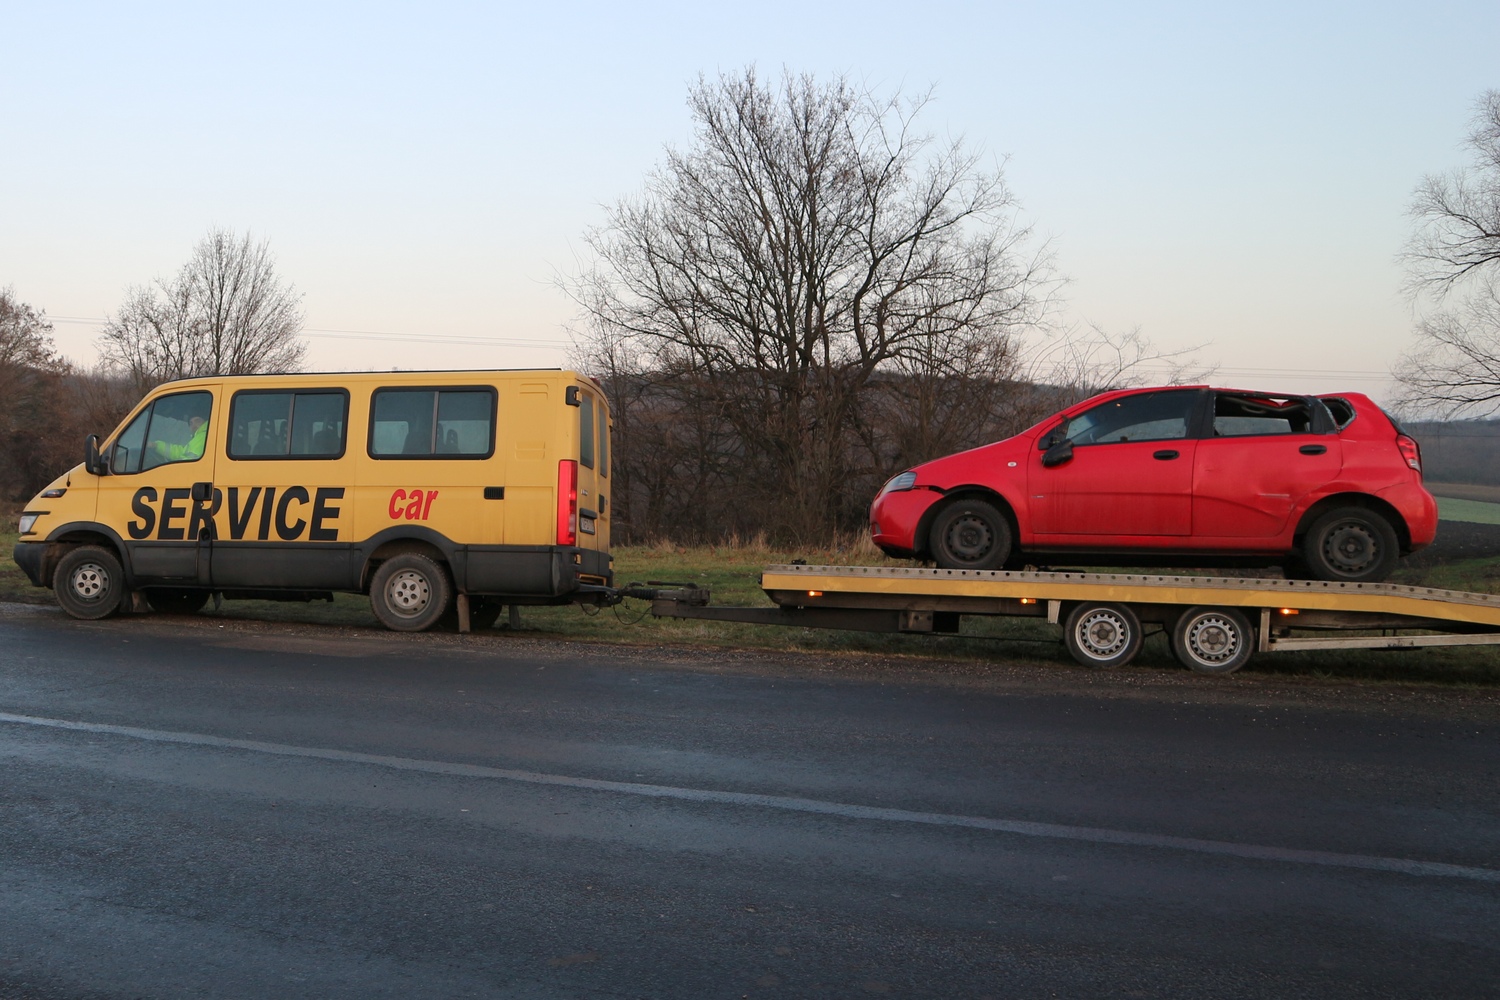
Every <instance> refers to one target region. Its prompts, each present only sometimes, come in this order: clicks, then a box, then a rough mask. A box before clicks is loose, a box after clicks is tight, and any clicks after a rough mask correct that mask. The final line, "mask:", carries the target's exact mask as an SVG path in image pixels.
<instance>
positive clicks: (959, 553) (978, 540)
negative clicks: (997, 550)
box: [945, 514, 995, 562]
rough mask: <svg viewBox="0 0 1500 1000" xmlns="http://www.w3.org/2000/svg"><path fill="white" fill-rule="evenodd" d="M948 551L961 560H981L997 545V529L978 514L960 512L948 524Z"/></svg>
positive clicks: (946, 539)
mask: <svg viewBox="0 0 1500 1000" xmlns="http://www.w3.org/2000/svg"><path fill="white" fill-rule="evenodd" d="M945 541H946V542H947V546H948V551H949V553H951V554H952V556H953V558H955V559H957V560H958V561H959V562H979V561H980V560H981V559H983V558H984V557H985V556H987V555H989V554H990V552H991V551H992V550H993V549H994V547H995V531H994V529H993V528H992V527H990V523H989V521H987V520H985V519H984V518H982V517H980V516H979V515H978V514H960V515H959V516H958V517H957V518H955V519H954V521H953V523H952V524H950V525H948V532H947V536H946V538H945Z"/></svg>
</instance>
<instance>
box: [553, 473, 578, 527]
mask: <svg viewBox="0 0 1500 1000" xmlns="http://www.w3.org/2000/svg"><path fill="white" fill-rule="evenodd" d="M577 543H578V463H577V462H575V461H574V460H573V459H571V458H565V459H563V460H562V461H561V462H558V463H557V544H558V545H576V544H577Z"/></svg>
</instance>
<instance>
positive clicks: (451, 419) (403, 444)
mask: <svg viewBox="0 0 1500 1000" xmlns="http://www.w3.org/2000/svg"><path fill="white" fill-rule="evenodd" d="M495 398H496V397H495V390H493V389H488V388H472V389H471V388H462V389H377V390H376V391H375V397H374V400H373V403H372V406H371V420H370V457H372V458H488V457H489V456H490V455H492V454H494V452H495Z"/></svg>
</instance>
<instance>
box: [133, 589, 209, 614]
mask: <svg viewBox="0 0 1500 1000" xmlns="http://www.w3.org/2000/svg"><path fill="white" fill-rule="evenodd" d="M144 593H145V595H146V603H147V604H149V605H151V609H152V610H153V611H160V612H162V613H163V614H170V615H195V614H197V613H198V612H199V611H202V610H203V605H205V604H207V603H208V591H207V590H203V589H201V588H198V587H148V588H146V589H145V591H144Z"/></svg>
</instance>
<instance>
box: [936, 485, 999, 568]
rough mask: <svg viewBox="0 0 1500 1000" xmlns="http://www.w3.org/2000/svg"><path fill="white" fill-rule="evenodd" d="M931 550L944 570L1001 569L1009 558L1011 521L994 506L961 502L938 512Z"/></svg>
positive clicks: (975, 502)
mask: <svg viewBox="0 0 1500 1000" xmlns="http://www.w3.org/2000/svg"><path fill="white" fill-rule="evenodd" d="M928 547H929V548H930V550H931V552H932V558H933V561H934V562H936V563H937V564H938V565H939V566H941V567H942V568H943V569H1000V568H1001V567H1003V566H1004V565H1005V561H1006V560H1007V559H1009V558H1010V549H1011V533H1010V522H1009V521H1007V520H1006V519H1005V515H1004V514H1002V513H1000V511H999V509H998V508H996V507H995V505H994V504H992V503H988V502H986V501H984V500H959V501H956V502H955V503H951V504H949V505H948V506H946V507H944V508H943V509H942V510H941V511H939V512H938V515H937V519H936V520H935V521H933V522H932V531H931V533H930V534H929V535H928Z"/></svg>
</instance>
